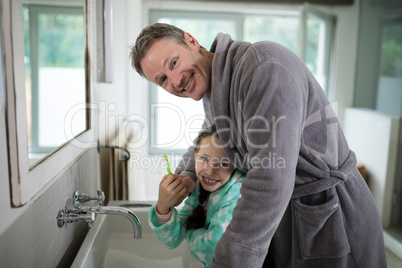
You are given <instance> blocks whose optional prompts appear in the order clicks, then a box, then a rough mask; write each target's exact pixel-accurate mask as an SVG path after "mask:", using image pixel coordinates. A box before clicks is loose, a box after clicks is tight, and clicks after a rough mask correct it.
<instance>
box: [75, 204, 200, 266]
mask: <svg viewBox="0 0 402 268" xmlns="http://www.w3.org/2000/svg"><path fill="white" fill-rule="evenodd" d="M141 204H142V205H141ZM144 204H146V206H144ZM108 205H110V206H121V205H123V206H124V207H127V208H128V209H130V210H131V211H133V212H134V213H135V214H136V215H137V217H138V218H139V219H140V221H141V225H142V238H141V239H134V230H133V226H132V225H131V223H130V221H129V220H127V219H126V218H125V217H122V216H120V215H97V217H96V220H95V223H94V227H92V228H91V229H90V230H89V232H88V234H87V236H86V237H85V240H84V242H83V244H82V246H81V248H80V250H79V251H78V254H77V256H76V258H75V260H74V262H73V264H72V266H71V267H85V268H91V267H93V268H101V267H105V268H106V267H108V268H114V267H119V268H120V267H139V268H150V267H153V268H158V267H164V268H165V267H166V268H169V267H172V268H180V267H182V268H202V267H204V266H203V264H202V263H201V262H200V261H198V260H197V259H196V258H195V257H194V256H193V254H192V253H191V251H190V249H189V247H188V244H187V243H186V241H183V242H182V243H181V245H180V246H179V247H178V248H176V249H174V250H170V249H168V248H166V247H165V246H164V245H163V244H162V243H161V242H159V240H158V239H157V238H156V235H155V234H154V232H153V231H152V230H151V228H150V227H149V225H148V212H149V209H150V205H151V203H148V204H147V203H144V202H141V203H139V202H128V201H111V202H109V204H108Z"/></svg>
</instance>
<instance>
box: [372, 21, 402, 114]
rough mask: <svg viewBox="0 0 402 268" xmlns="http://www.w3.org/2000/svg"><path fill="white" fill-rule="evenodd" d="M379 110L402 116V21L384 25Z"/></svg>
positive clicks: (379, 78) (379, 82)
mask: <svg viewBox="0 0 402 268" xmlns="http://www.w3.org/2000/svg"><path fill="white" fill-rule="evenodd" d="M377 110H379V111H382V112H387V113H391V114H393V115H396V116H402V21H401V20H399V21H398V20H397V21H392V22H389V23H386V24H385V25H384V27H383V35H382V43H381V66H380V74H379V77H378V88H377Z"/></svg>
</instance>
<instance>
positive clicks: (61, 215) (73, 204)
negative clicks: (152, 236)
mask: <svg viewBox="0 0 402 268" xmlns="http://www.w3.org/2000/svg"><path fill="white" fill-rule="evenodd" d="M91 200H97V202H98V206H81V203H86V202H89V201H91ZM104 200H105V195H104V193H103V192H102V191H100V190H99V191H98V196H97V197H90V196H88V195H86V194H79V193H78V191H75V192H74V195H73V198H68V199H67V201H66V206H65V208H64V209H59V211H58V213H57V217H56V219H57V226H58V227H59V228H62V227H63V226H64V224H65V223H72V222H76V221H79V220H84V221H86V222H88V226H89V227H93V224H94V221H95V219H96V215H98V214H115V215H121V216H124V217H125V218H127V219H128V220H129V221H130V222H131V224H132V225H133V228H134V238H135V239H140V238H141V233H142V232H141V222H140V220H139V219H138V217H137V215H135V214H134V212H132V211H131V210H130V209H127V208H124V207H114V206H101V204H103V201H104Z"/></svg>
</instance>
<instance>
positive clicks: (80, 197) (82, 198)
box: [74, 190, 105, 207]
mask: <svg viewBox="0 0 402 268" xmlns="http://www.w3.org/2000/svg"><path fill="white" fill-rule="evenodd" d="M91 200H96V201H98V204H99V205H102V204H103V202H104V201H105V193H104V192H103V191H102V190H98V196H96V197H91V196H89V195H87V194H84V193H82V194H79V192H78V191H75V192H74V201H75V202H74V203H75V207H79V205H80V204H82V203H86V202H89V201H91Z"/></svg>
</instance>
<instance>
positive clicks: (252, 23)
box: [244, 15, 299, 53]
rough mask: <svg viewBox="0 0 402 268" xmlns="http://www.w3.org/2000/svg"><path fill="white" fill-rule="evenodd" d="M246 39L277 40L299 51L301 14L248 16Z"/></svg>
mask: <svg viewBox="0 0 402 268" xmlns="http://www.w3.org/2000/svg"><path fill="white" fill-rule="evenodd" d="M244 40H246V41H248V42H251V43H255V42H258V41H264V40H268V41H275V42H277V43H280V44H282V45H284V46H285V47H287V48H289V49H290V50H292V51H293V52H294V53H297V45H298V40H299V16H256V15H254V16H250V15H249V16H246V17H245V20H244Z"/></svg>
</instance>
